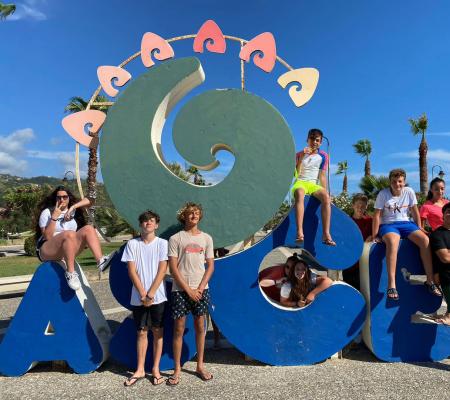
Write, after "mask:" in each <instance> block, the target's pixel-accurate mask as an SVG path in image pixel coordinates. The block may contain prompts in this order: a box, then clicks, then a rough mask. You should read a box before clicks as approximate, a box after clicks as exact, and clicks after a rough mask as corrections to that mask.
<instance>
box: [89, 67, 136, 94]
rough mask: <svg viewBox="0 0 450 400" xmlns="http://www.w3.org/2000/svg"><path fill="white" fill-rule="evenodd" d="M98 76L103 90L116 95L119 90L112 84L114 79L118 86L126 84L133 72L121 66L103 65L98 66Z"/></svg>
mask: <svg viewBox="0 0 450 400" xmlns="http://www.w3.org/2000/svg"><path fill="white" fill-rule="evenodd" d="M97 76H98V80H99V81H100V84H101V85H102V88H103V90H104V91H105V93H106V94H107V95H108V96H111V97H115V96H117V94H118V93H119V91H118V90H117V89H116V88H115V87H114V86H113V85H112V83H113V82H112V80H113V79H115V82H114V84H115V85H116V86H123V85H125V84H126V83H127V82H128V81H129V80H130V79H131V74H130V73H129V72H128V71H126V70H124V69H123V68H121V67H114V66H110V65H103V66H101V67H98V68H97Z"/></svg>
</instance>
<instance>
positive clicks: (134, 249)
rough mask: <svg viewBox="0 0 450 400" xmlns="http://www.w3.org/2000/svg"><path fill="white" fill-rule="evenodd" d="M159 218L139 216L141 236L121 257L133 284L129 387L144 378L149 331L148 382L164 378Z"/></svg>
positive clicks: (163, 260) (163, 245) (163, 259)
mask: <svg viewBox="0 0 450 400" xmlns="http://www.w3.org/2000/svg"><path fill="white" fill-rule="evenodd" d="M158 223H159V215H158V214H156V213H155V212H153V211H150V210H148V211H145V212H143V213H142V214H141V215H140V216H139V226H140V229H141V235H140V237H138V238H135V239H131V240H130V241H129V242H128V243H127V246H126V248H125V251H124V252H123V255H122V261H123V262H127V263H128V274H129V276H130V279H131V281H132V282H133V289H132V291H131V301H130V303H131V305H132V306H134V307H133V319H134V322H135V324H136V329H137V345H136V347H137V368H136V371H135V372H134V374H133V375H132V376H131V377H130V378H128V379H127V380H126V381H125V382H124V385H125V386H132V385H134V384H135V383H136V382H138V381H139V380H140V379H142V378H145V356H146V354H147V347H148V338H147V332H148V329H151V330H152V333H153V368H152V377H151V382H152V384H153V385H160V384H161V383H163V382H164V378H163V377H162V376H161V373H160V371H159V362H160V360H161V354H162V348H163V321H164V308H165V305H166V302H167V296H166V288H165V285H164V282H163V280H164V276H165V275H166V272H167V247H168V246H167V240H164V239H161V238H159V237H157V236H156V229H158Z"/></svg>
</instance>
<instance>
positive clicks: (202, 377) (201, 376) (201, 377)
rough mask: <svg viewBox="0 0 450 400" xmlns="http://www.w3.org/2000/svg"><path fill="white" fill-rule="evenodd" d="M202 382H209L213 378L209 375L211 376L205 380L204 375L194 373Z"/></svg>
mask: <svg viewBox="0 0 450 400" xmlns="http://www.w3.org/2000/svg"><path fill="white" fill-rule="evenodd" d="M195 374H196V375H197V376H198V377H199V378H200V379H201V380H202V381H203V382H207V381H210V380H211V379H212V378H213V374H210V375H211V376H210V377H209V378H207V377H206V376H205V375H204V374H201V373H200V372H198V371H197V372H196V373H195Z"/></svg>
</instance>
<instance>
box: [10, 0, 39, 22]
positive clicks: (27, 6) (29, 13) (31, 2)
mask: <svg viewBox="0 0 450 400" xmlns="http://www.w3.org/2000/svg"><path fill="white" fill-rule="evenodd" d="M45 3H46V1H40V0H27V1H25V2H24V3H17V4H16V11H15V12H14V14H12V15H10V16H9V17H8V18H6V21H19V20H25V19H31V20H34V21H45V20H46V19H47V15H45V14H44V13H43V12H42V11H40V10H38V7H39V6H41V5H42V4H45Z"/></svg>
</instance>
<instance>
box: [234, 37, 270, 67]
mask: <svg viewBox="0 0 450 400" xmlns="http://www.w3.org/2000/svg"><path fill="white" fill-rule="evenodd" d="M255 51H261V52H262V53H263V55H262V56H261V55H260V54H255V56H254V57H253V62H254V63H255V65H256V66H257V67H259V68H261V69H262V70H263V71H265V72H271V71H272V69H273V67H274V66H275V61H276V59H277V49H276V44H275V38H274V37H273V35H272V34H271V33H270V32H264V33H261V34H259V35H258V36H256V37H254V38H253V39H252V40H250V41H249V42H247V44H246V45H245V46H244V47H242V50H241V52H240V53H239V58H240V59H241V60H244V61H246V62H249V61H250V56H251V55H252V54H253V53H254V52H255Z"/></svg>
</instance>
